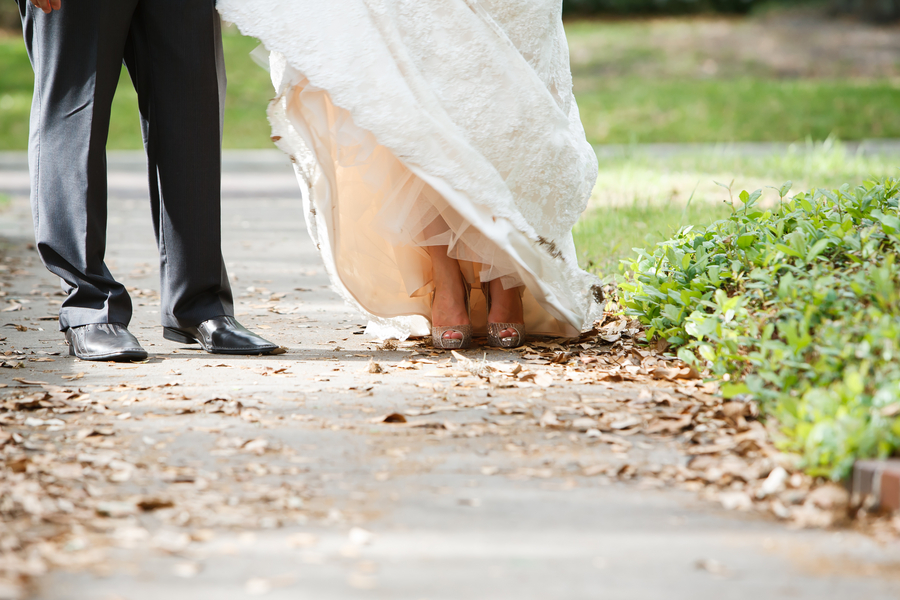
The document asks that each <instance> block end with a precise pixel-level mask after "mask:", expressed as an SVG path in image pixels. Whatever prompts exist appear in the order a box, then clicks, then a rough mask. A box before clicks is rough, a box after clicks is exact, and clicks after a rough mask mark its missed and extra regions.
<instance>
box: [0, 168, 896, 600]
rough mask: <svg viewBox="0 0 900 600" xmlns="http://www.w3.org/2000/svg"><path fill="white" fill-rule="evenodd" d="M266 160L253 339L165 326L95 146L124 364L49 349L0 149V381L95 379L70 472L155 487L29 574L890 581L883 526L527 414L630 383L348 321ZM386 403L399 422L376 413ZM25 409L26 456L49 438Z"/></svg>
mask: <svg viewBox="0 0 900 600" xmlns="http://www.w3.org/2000/svg"><path fill="white" fill-rule="evenodd" d="M260 157H263V155H256V156H255V157H253V156H248V157H245V158H244V159H243V160H244V162H243V163H241V164H244V165H249V166H247V167H246V168H243V169H239V168H238V167H237V166H235V167H234V168H233V169H231V170H230V171H229V170H228V169H226V171H229V173H230V174H228V175H226V178H225V191H224V197H225V199H224V204H223V206H224V239H225V244H224V251H225V257H226V260H227V262H228V266H229V270H230V273H231V274H232V276H233V278H234V287H235V292H236V300H237V305H236V309H237V313H238V315H239V318H240V319H241V320H242V322H243V323H244V324H245V325H247V326H248V327H250V328H252V329H255V330H257V331H258V332H260V333H262V334H263V335H265V336H267V337H269V338H271V339H272V340H273V341H275V342H278V343H280V344H283V345H284V346H286V347H287V348H288V351H287V353H286V354H282V355H279V356H272V357H227V356H212V355H207V354H204V353H202V352H200V351H198V350H195V349H191V348H185V347H179V346H178V345H177V344H173V343H170V342H167V341H165V340H163V338H162V335H161V329H160V327H159V314H158V310H159V306H158V304H159V303H158V291H157V290H158V281H157V276H158V269H157V267H156V262H157V253H156V249H155V244H154V240H153V233H152V228H151V225H150V215H149V210H148V207H147V205H146V184H145V175H144V174H143V173H142V169H141V168H140V162H139V161H137V162H136V163H135V162H134V161H132V163H131V164H130V165H129V164H124V163H116V162H115V161H112V162H111V164H112V166H113V168H112V169H111V175H110V180H111V186H110V196H111V199H110V204H109V205H110V219H109V238H110V239H109V244H108V253H107V256H108V262H109V264H110V267H111V269H112V271H113V272H114V274H115V275H116V276H117V277H119V278H120V280H121V281H123V283H125V284H126V285H127V286H128V287H129V288H130V289H132V290H133V292H132V293H133V297H134V300H135V318H134V321H133V322H132V325H131V329H132V331H133V332H134V333H135V334H136V335H137V336H138V337H139V338H140V339H141V340H142V342H144V344H145V347H146V348H147V349H148V351H149V352H150V353H151V358H150V360H149V361H148V362H147V363H146V364H139V365H114V364H106V363H100V364H96V363H86V362H81V361H77V360H75V359H73V358H70V357H68V356H67V355H66V354H67V348H66V346H65V344H64V342H63V338H62V335H61V334H59V333H58V332H57V331H55V328H56V323H55V322H53V321H52V320H51V317H52V315H54V314H55V312H56V310H57V306H58V304H59V302H60V300H61V298H60V297H58V296H56V295H54V293H55V291H56V290H57V289H58V287H57V283H56V281H55V279H54V278H53V276H52V275H50V274H49V273H48V272H47V271H46V270H45V269H44V268H43V267H42V266H41V265H40V263H39V261H38V260H37V256H36V254H35V252H34V250H33V249H32V248H30V247H29V244H30V243H31V242H32V238H31V234H30V232H31V220H30V215H29V211H28V206H27V198H25V197H24V195H23V194H24V193H25V192H27V185H28V183H27V182H28V178H27V174H26V173H25V172H24V171H23V170H22V169H21V164H20V166H19V167H16V166H15V164H13V162H12V161H9V162H7V163H5V164H6V167H5V168H4V169H2V170H0V193H5V194H9V195H11V196H13V199H12V202H11V204H10V206H9V207H8V208H6V209H4V210H3V211H2V212H0V244H2V245H3V246H2V250H0V252H2V254H0V256H4V257H5V258H4V259H3V260H5V262H4V263H3V264H4V265H5V266H6V268H5V270H2V271H0V281H3V282H5V283H4V287H2V290H3V291H4V292H6V296H5V297H4V298H3V300H5V301H6V302H8V303H9V306H10V307H12V306H16V305H18V306H19V308H18V309H15V310H10V311H8V312H4V313H3V318H2V319H0V322H2V324H9V325H10V326H9V327H4V328H3V329H2V332H0V338H3V341H0V352H6V353H9V354H8V356H9V355H13V356H19V357H22V359H21V360H22V368H20V369H0V382H2V383H6V384H8V385H9V386H10V387H11V388H22V389H23V390H29V389H40V386H41V385H44V386H59V388H66V387H68V388H69V389H72V388H73V386H74V387H77V388H78V390H80V391H81V392H82V393H84V394H89V397H90V402H91V403H93V404H91V406H92V410H93V411H94V412H93V413H92V414H90V415H87V416H84V417H79V416H77V415H71V419H72V420H71V421H67V424H66V425H64V426H62V427H63V431H62V433H65V432H66V429H65V428H68V429H69V430H74V429H75V426H74V425H73V424H72V423H74V422H75V421H74V420H75V419H76V417H77V418H80V419H83V422H81V421H80V422H79V423H82V424H79V425H78V427H87V429H86V431H87V432H88V433H87V434H85V435H88V436H91V437H90V438H89V439H96V440H97V441H96V442H92V443H95V444H97V445H96V448H98V449H99V450H96V451H92V452H95V453H94V454H92V455H91V456H90V457H88V458H84V459H83V461H87V462H85V463H84V464H94V467H93V468H90V467H85V474H84V475H83V477H84V482H85V483H84V485H85V489H86V490H87V492H88V493H89V494H96V495H98V496H100V495H102V494H104V493H106V491H107V490H109V489H111V488H114V487H115V486H117V485H118V486H124V487H126V488H128V489H129V490H130V492H129V493H131V494H133V495H135V496H140V497H142V498H163V499H171V502H170V503H168V504H167V503H162V502H159V506H160V508H159V509H158V510H152V511H150V510H148V511H146V512H141V513H137V514H135V513H130V512H127V511H124V509H123V511H124V512H123V514H121V515H118V516H114V518H104V519H101V520H98V521H96V522H94V521H91V522H90V523H87V524H86V525H85V526H84V527H83V533H82V534H81V537H77V538H74V539H73V540H70V541H69V542H68V545H67V546H65V547H64V548H63V549H62V550H61V552H62V553H63V554H66V553H68V554H70V555H73V556H74V555H78V554H79V553H81V554H83V553H85V552H88V551H89V550H90V549H91V545H92V544H93V543H95V542H96V540H99V539H100V538H101V537H103V538H104V539H111V540H113V541H114V543H113V544H112V546H113V547H112V549H111V550H109V553H108V554H107V558H103V559H97V560H95V561H93V562H89V563H87V564H86V567H87V568H86V569H82V570H76V571H75V572H65V571H62V570H53V571H50V572H49V573H47V574H45V575H43V576H40V577H38V579H37V582H38V587H37V589H36V591H35V594H36V596H35V597H37V598H41V599H44V600H63V599H67V600H68V599H71V600H84V599H86V598H91V599H94V598H97V599H101V600H112V599H113V598H116V599H127V600H144V599H148V600H149V599H153V600H156V599H158V598H167V599H168V600H179V599H182V598H185V599H188V598H190V599H192V600H193V599H196V598H217V599H221V600H230V599H238V598H246V597H251V596H252V597H255V596H264V597H269V598H285V599H287V598H290V599H298V598H310V599H316V600H324V599H332V598H335V599H337V598H341V599H344V598H383V599H386V600H407V599H409V600H421V599H425V598H428V599H430V600H438V599H441V600H443V599H446V600H457V599H459V598H467V599H484V600H496V599H500V598H516V599H520V600H525V599H532V598H533V599H566V600H576V599H585V600H587V599H591V600H594V599H597V598H604V599H623V600H625V599H628V600H645V599H646V600H655V599H665V600H671V599H681V598H684V599H688V598H690V599H697V600H701V599H717V600H718V599H723V598H733V599H750V598H754V599H755V598H792V599H794V598H809V599H814V598H815V599H835V600H838V599H840V600H843V599H847V598H871V599H876V598H878V599H881V598H883V599H889V598H891V599H892V598H897V597H900V548H898V547H897V546H894V545H881V544H878V543H876V542H875V541H874V540H872V539H871V538H868V537H865V536H862V535H859V534H856V533H853V532H851V531H794V530H789V529H788V528H786V527H785V526H784V525H783V524H781V523H779V522H776V521H775V520H774V519H770V518H766V517H762V516H755V515H751V514H745V513H740V512H735V511H732V512H726V511H724V510H723V509H721V508H720V507H719V506H718V505H714V504H711V503H706V502H702V501H700V500H698V499H697V498H696V496H695V495H694V494H690V493H688V492H685V491H678V490H674V489H671V488H659V487H657V486H653V487H649V486H644V485H641V484H640V483H639V482H638V483H627V482H625V483H623V482H617V481H614V480H610V479H609V478H607V477H603V476H594V477H591V476H588V475H586V474H585V473H586V472H590V470H589V469H588V470H586V469H585V468H584V467H585V465H588V466H590V465H601V464H606V463H612V462H615V461H616V460H618V459H619V458H620V457H619V456H617V455H616V452H617V451H615V450H614V449H611V448H610V447H609V446H608V445H606V444H595V443H588V442H587V441H585V438H584V436H578V435H575V434H571V435H570V436H568V437H567V436H566V435H564V434H563V435H560V434H556V433H548V432H547V431H546V430H542V429H541V428H540V427H537V426H535V425H534V423H535V416H538V417H539V416H540V413H541V411H542V410H544V407H546V406H551V405H554V404H559V405H562V404H564V403H566V402H570V401H571V399H572V397H573V396H577V397H578V398H579V399H580V401H583V402H587V401H588V399H590V398H599V397H606V398H617V397H625V396H636V395H637V394H638V393H639V390H638V389H637V388H636V387H635V386H634V385H632V384H627V383H622V384H610V385H606V386H601V387H598V386H593V387H590V386H578V385H558V384H555V385H551V386H548V387H532V388H525V389H501V388H498V387H492V386H490V385H487V384H485V383H484V382H482V381H481V380H479V379H478V378H475V377H471V376H468V377H467V376H465V375H466V374H465V373H460V372H458V371H454V370H453V369H454V365H455V363H454V362H453V361H452V359H450V357H444V356H438V357H432V356H430V355H428V354H425V353H422V352H420V351H419V350H420V349H417V348H416V347H415V346H413V345H411V344H406V345H403V344H401V345H399V346H397V345H381V344H378V343H376V342H374V341H372V340H368V339H366V338H365V336H364V335H361V331H362V328H363V326H364V325H365V322H364V320H363V318H362V316H361V315H358V314H355V313H354V312H353V311H351V310H350V309H348V308H347V307H346V306H345V305H344V304H343V303H342V302H341V301H340V300H339V299H338V298H337V296H336V295H335V294H334V293H333V292H332V291H331V290H330V289H329V287H328V280H327V277H326V275H325V273H324V271H323V269H322V266H321V263H320V261H319V258H318V256H317V253H316V251H315V248H314V247H313V244H312V243H311V241H310V239H309V237H308V236H307V234H306V232H305V227H304V224H303V219H302V208H301V204H300V200H299V193H298V192H297V189H296V184H295V183H294V180H293V175H292V173H291V172H290V170H289V167H287V166H286V165H285V164H284V162H283V161H281V162H279V161H280V160H281V159H280V157H277V156H275V155H274V154H269V155H267V157H263V158H260ZM234 160H235V161H237V158H235V159H234ZM254 161H257V162H256V163H254ZM125 163H127V161H125ZM226 164H227V161H226ZM233 164H235V165H237V164H238V163H237V162H235V163H233ZM15 326H20V327H21V328H23V329H25V331H19V330H18V329H17V328H15ZM13 351H17V352H21V353H22V354H14V352H13ZM55 353H58V354H55ZM464 354H465V355H466V356H468V357H470V358H471V359H473V360H482V359H483V360H488V361H516V360H519V358H518V357H517V355H515V354H510V353H504V352H499V351H482V350H481V349H478V350H471V351H467V352H465V353H464ZM38 357H43V358H44V359H47V360H43V359H42V360H40V361H36V360H33V359H36V358H38ZM413 360H416V361H419V362H418V363H415V364H413V363H412V361H413ZM375 365H377V366H375ZM13 378H15V379H13ZM38 382H43V384H41V383H38ZM45 389H46V388H45ZM4 391H9V390H4ZM210 407H220V408H221V410H219V409H218V408H217V409H216V410H211V409H210ZM510 407H512V408H515V410H511V409H510ZM389 413H404V414H406V416H407V418H408V420H409V422H408V423H406V424H405V425H404V424H400V425H396V426H392V425H389V424H383V423H378V422H375V421H376V420H377V419H376V418H377V417H378V416H383V415H386V414H389ZM437 413H439V414H437ZM436 414H437V416H435V415H436ZM414 415H421V416H420V417H415V416H414ZM429 415H431V416H429ZM501 415H502V416H501ZM67 418H68V417H67ZM429 419H431V420H429ZM435 419H436V420H435ZM63 420H66V419H63ZM88 422H90V424H89V425H87V424H85V423H88ZM35 427H36V430H35V431H36V433H35V434H34V436H32V437H33V440H32V444H33V450H31V452H32V453H33V455H34V456H35V460H37V459H38V458H39V457H40V455H41V454H42V453H48V452H50V450H49V447H50V446H52V443H51V442H52V440H53V438H52V436H51V435H50V434H44V433H37V430H38V426H35ZM91 428H93V431H97V432H100V433H99V434H97V435H94V434H93V433H91V431H92V429H91ZM41 431H43V430H41ZM81 431H85V429H82V430H81ZM454 431H465V432H473V435H452V433H453V432H454ZM73 434H74V431H73ZM45 435H46V436H49V437H42V436H45ZM66 435H68V434H66ZM77 437H78V436H77V435H73V439H74V438H77ZM631 439H632V440H633V442H634V445H633V447H632V448H631V450H630V451H629V455H630V456H631V459H630V460H634V461H645V462H646V461H651V462H654V463H658V464H660V465H673V466H677V465H680V464H683V462H684V457H683V456H682V455H681V454H680V453H679V452H678V449H677V448H676V447H674V446H673V445H671V444H668V443H661V442H657V441H654V440H652V439H649V438H648V439H644V438H642V437H641V436H635V437H633V438H631ZM104 444H106V445H105V446H104ZM29 448H31V446H30V447H29ZM102 451H106V452H108V453H112V454H107V459H106V462H107V463H109V462H110V460H112V461H119V462H120V463H121V464H123V465H131V466H130V467H127V468H126V467H124V466H123V467H122V471H120V472H125V471H127V472H128V476H127V477H125V476H113V477H106V476H104V477H99V476H97V475H96V473H101V472H105V471H101V470H100V467H99V466H97V464H98V461H99V460H100V459H98V458H96V457H97V456H100V455H101V453H102ZM113 454H114V456H113ZM91 461H94V462H93V463H91ZM104 468H106V467H104ZM92 473H93V475H92ZM117 506H118V505H116V506H113V507H111V508H104V509H103V510H105V511H107V512H109V513H111V514H112V513H114V512H115V511H116V510H117ZM287 514H289V515H292V516H291V518H290V519H286V518H285V517H284V515H287ZM76 542H77V543H76Z"/></svg>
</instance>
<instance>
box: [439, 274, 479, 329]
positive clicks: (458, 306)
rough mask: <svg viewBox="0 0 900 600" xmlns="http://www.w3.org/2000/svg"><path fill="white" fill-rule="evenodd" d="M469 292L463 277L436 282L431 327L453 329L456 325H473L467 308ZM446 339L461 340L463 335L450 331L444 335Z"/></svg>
mask: <svg viewBox="0 0 900 600" xmlns="http://www.w3.org/2000/svg"><path fill="white" fill-rule="evenodd" d="M467 293H468V292H467V290H466V287H465V285H464V284H463V282H462V277H457V279H456V280H450V281H443V282H441V281H439V280H437V279H436V280H435V287H434V304H432V306H431V325H432V326H433V327H452V326H455V325H471V321H470V320H469V311H468V307H467V306H466V295H467ZM442 337H444V338H445V339H453V340H461V339H462V338H463V335H462V333H460V332H459V331H454V330H450V331H447V332H445V333H444V334H443V336H442Z"/></svg>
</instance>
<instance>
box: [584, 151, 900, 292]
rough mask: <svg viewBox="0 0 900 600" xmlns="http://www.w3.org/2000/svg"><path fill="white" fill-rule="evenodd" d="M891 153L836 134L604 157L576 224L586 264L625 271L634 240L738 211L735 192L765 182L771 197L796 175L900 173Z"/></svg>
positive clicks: (815, 179)
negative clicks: (757, 151) (860, 150)
mask: <svg viewBox="0 0 900 600" xmlns="http://www.w3.org/2000/svg"><path fill="white" fill-rule="evenodd" d="M898 166H900V165H898V161H897V159H896V157H891V156H878V155H875V156H866V155H858V154H855V153H853V152H850V151H849V150H848V148H847V147H846V145H844V144H842V143H840V142H836V141H832V140H829V141H827V142H824V143H812V142H810V143H807V144H798V145H795V146H792V147H790V148H789V149H788V150H787V152H783V153H775V154H769V155H764V156H752V157H747V156H740V155H738V154H736V153H734V152H730V151H729V150H728V147H727V146H724V147H722V148H720V149H710V150H706V151H699V152H697V151H695V152H685V153H682V154H678V155H675V156H669V157H665V158H660V157H654V156H651V155H649V154H646V153H642V152H641V151H640V150H639V149H638V150H635V151H634V152H631V153H629V154H628V155H626V156H622V157H620V158H615V159H609V160H601V161H600V177H599V178H598V181H597V187H596V188H595V190H594V195H593V197H592V198H591V202H590V205H589V208H588V210H587V211H586V212H585V214H584V215H583V216H582V218H581V219H580V220H579V222H578V223H577V224H576V226H575V230H574V234H575V245H576V247H577V248H578V252H579V261H580V262H581V264H582V266H583V267H585V268H587V269H589V270H591V271H593V272H595V273H597V274H599V275H601V276H603V277H607V278H608V277H611V276H612V275H614V274H615V273H617V272H618V265H619V261H620V260H622V259H624V258H630V257H631V256H632V255H633V253H632V248H637V247H643V248H649V247H652V246H653V245H654V244H656V243H657V242H660V241H662V240H665V239H668V238H669V237H670V236H671V235H672V234H673V233H675V232H676V231H677V230H678V229H679V228H680V227H681V226H683V225H694V226H705V225H708V224H709V223H712V222H714V221H716V220H718V219H721V218H724V217H726V216H727V215H729V214H730V213H731V208H730V202H729V200H730V198H729V192H728V191H727V190H726V189H723V188H722V187H720V186H719V185H718V184H717V183H716V182H720V183H724V184H726V185H729V184H731V186H732V189H733V190H734V193H735V195H736V194H737V192H739V191H740V190H745V189H749V190H755V189H763V190H764V191H765V194H764V196H763V199H762V201H761V202H762V203H763V204H764V205H771V204H772V203H774V202H775V200H776V198H777V195H776V194H775V192H774V190H771V189H767V188H766V186H780V185H781V184H782V183H784V182H785V181H793V182H794V186H795V189H806V188H810V187H814V186H824V187H836V186H839V185H841V184H843V183H850V184H851V185H857V184H859V183H862V182H863V181H864V180H865V179H867V178H869V177H886V176H897V175H898Z"/></svg>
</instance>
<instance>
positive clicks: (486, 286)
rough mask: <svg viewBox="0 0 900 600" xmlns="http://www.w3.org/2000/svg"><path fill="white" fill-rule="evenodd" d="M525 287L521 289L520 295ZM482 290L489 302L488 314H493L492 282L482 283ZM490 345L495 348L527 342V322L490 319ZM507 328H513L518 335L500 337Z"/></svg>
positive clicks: (486, 300) (511, 346)
mask: <svg viewBox="0 0 900 600" xmlns="http://www.w3.org/2000/svg"><path fill="white" fill-rule="evenodd" d="M524 289H525V288H520V289H519V296H520V297H521V295H522V291H524ZM481 291H482V292H483V293H484V301H485V303H486V304H487V312H488V315H490V314H491V284H490V282H487V283H482V284H481ZM487 326H488V346H491V347H493V348H518V347H519V346H521V345H522V344H524V343H525V323H491V322H490V321H488V324H487ZM506 329H512V330H513V331H515V332H516V335H511V336H509V337H500V333H501V332H503V331H504V330H506Z"/></svg>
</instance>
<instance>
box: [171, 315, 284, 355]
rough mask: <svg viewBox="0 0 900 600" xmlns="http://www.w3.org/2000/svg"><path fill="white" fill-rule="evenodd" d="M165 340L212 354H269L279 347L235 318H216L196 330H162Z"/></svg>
mask: <svg viewBox="0 0 900 600" xmlns="http://www.w3.org/2000/svg"><path fill="white" fill-rule="evenodd" d="M163 337H164V338H166V339H167V340H171V341H173V342H179V343H182V344H200V345H201V346H203V349H204V350H206V351H207V352H209V353H211V354H268V353H269V352H272V351H273V350H275V349H277V348H278V346H276V345H275V344H273V343H272V342H268V341H266V340H264V339H263V338H261V337H259V336H258V335H256V334H255V333H253V332H252V331H250V330H248V329H247V328H246V327H244V326H243V325H241V324H240V323H238V322H237V319H235V318H234V317H224V316H223V317H214V318H212V319H209V320H208V321H203V322H202V323H200V324H199V325H197V326H196V327H181V328H178V329H176V328H174V327H163Z"/></svg>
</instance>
